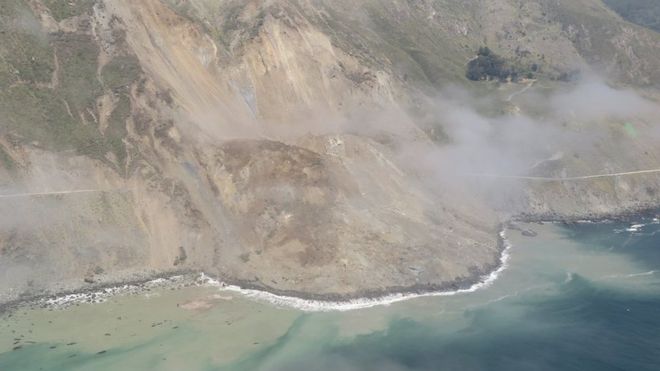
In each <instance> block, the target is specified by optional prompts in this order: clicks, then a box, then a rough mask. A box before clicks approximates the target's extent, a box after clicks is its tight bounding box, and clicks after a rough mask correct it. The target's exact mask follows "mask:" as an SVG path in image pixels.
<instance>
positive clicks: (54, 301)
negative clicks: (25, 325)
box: [39, 275, 186, 309]
mask: <svg viewBox="0 0 660 371" xmlns="http://www.w3.org/2000/svg"><path fill="white" fill-rule="evenodd" d="M185 280H186V277H185V276H182V275H179V276H173V277H169V278H156V279H154V280H151V281H147V282H144V283H142V284H125V285H118V286H113V287H105V288H102V289H98V290H95V291H88V292H82V293H73V294H67V295H62V296H57V297H52V298H45V299H42V300H40V301H39V302H40V303H42V304H43V305H45V306H47V307H49V308H58V309H64V308H67V307H70V306H72V305H76V304H79V303H103V302H105V301H106V300H108V299H109V298H111V297H113V296H116V295H135V294H141V293H144V292H145V290H148V289H151V288H158V287H164V286H173V285H176V284H180V283H182V282H184V281H185Z"/></svg>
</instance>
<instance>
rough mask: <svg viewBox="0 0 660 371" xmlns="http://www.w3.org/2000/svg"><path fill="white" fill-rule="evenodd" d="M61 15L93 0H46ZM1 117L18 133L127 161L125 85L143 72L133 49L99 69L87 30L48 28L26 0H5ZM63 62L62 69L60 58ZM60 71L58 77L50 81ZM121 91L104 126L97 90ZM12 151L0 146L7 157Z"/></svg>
mask: <svg viewBox="0 0 660 371" xmlns="http://www.w3.org/2000/svg"><path fill="white" fill-rule="evenodd" d="M44 3H45V4H46V5H47V6H48V7H49V8H50V10H51V11H52V12H53V16H54V17H55V18H56V19H63V18H67V17H70V16H74V15H79V14H82V13H83V12H86V11H89V10H91V7H92V5H93V4H94V1H91V0H90V1H68V0H67V1H54V0H49V1H45V2H44ZM0 35H1V36H2V40H3V41H2V43H0V118H1V119H2V126H3V127H2V128H3V130H4V131H6V132H7V133H11V134H12V135H13V136H14V137H15V138H17V139H18V140H20V141H22V142H24V143H32V144H34V145H38V146H40V147H42V148H45V149H49V150H54V151H70V150H73V151H76V152H78V153H80V154H83V155H87V156H90V157H92V158H96V159H100V160H103V161H105V160H106V158H107V157H106V155H107V154H108V153H113V154H114V155H115V157H116V158H117V159H118V161H119V163H120V164H121V163H122V162H124V161H125V158H126V147H125V145H124V138H125V137H126V135H127V132H126V119H127V118H128V116H129V115H130V112H131V102H130V97H129V96H128V95H127V93H126V91H127V90H128V89H124V90H122V88H126V87H127V86H128V85H130V84H132V83H133V82H135V81H136V80H137V79H138V78H139V75H140V73H141V70H140V65H139V61H138V60H137V58H135V57H134V56H120V57H115V58H114V59H112V60H111V61H110V62H109V63H108V65H106V66H105V67H104V68H103V70H102V73H101V76H100V77H99V75H98V72H97V71H98V56H99V52H100V51H99V47H98V45H97V44H96V42H95V41H94V40H93V38H92V37H91V36H89V35H86V34H84V33H78V32H66V33H64V32H60V33H54V34H49V33H47V32H45V31H44V30H43V29H42V27H41V25H40V23H39V21H38V20H37V19H36V17H35V16H34V14H33V13H32V10H31V9H30V7H29V6H27V4H26V3H25V1H23V0H6V1H3V2H2V3H0ZM55 58H57V61H58V62H59V68H58V69H57V70H56V68H55V66H56V64H55V61H56V59H55ZM55 73H57V79H56V81H57V84H55V85H54V86H51V81H52V79H53V75H54V74H55ZM108 91H114V92H115V94H118V98H119V100H118V102H117V105H116V107H115V109H114V110H113V112H112V113H111V115H110V118H109V123H108V127H107V129H106V130H105V132H104V133H102V132H101V131H100V130H99V127H98V112H97V111H98V110H97V107H96V101H97V99H98V97H100V96H101V95H103V94H104V93H107V92H108ZM10 160H11V157H9V155H8V154H7V153H5V152H1V151H0V164H3V165H4V166H5V167H8V166H10V164H12V162H11V161H10Z"/></svg>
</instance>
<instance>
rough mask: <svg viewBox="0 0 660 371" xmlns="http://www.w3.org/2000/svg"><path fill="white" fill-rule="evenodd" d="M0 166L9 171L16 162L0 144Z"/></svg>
mask: <svg viewBox="0 0 660 371" xmlns="http://www.w3.org/2000/svg"><path fill="white" fill-rule="evenodd" d="M0 167H3V168H5V169H7V170H10V171H11V170H13V169H14V168H15V167H16V163H15V162H14V160H13V159H12V158H11V156H9V154H8V153H7V152H6V151H5V149H4V148H2V146H0Z"/></svg>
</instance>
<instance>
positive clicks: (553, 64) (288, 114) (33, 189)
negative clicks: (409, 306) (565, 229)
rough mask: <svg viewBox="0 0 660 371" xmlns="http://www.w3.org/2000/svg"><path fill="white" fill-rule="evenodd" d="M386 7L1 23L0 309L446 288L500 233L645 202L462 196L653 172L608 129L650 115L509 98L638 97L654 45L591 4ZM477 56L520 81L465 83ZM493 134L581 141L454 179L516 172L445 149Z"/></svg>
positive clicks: (98, 12) (31, 4)
mask: <svg viewBox="0 0 660 371" xmlns="http://www.w3.org/2000/svg"><path fill="white" fill-rule="evenodd" d="M390 5H391V6H387V7H384V6H382V4H381V2H376V1H365V2H362V3H360V4H357V5H356V4H354V3H349V2H345V1H293V0H292V1H256V0H255V1H247V2H246V1H215V2H214V1H202V0H185V1H184V0H167V1H164V0H163V1H159V0H146V1H139V2H136V1H128V0H112V1H110V0H106V1H101V0H98V1H97V0H75V1H64V0H10V1H6V2H4V3H3V4H1V5H0V17H2V22H1V23H0V32H2V35H3V41H2V42H1V43H0V57H1V58H0V87H1V90H0V113H1V115H0V117H1V118H0V160H1V161H0V187H1V189H2V197H3V198H0V209H1V210H2V214H3V215H4V216H5V217H3V218H1V219H0V277H2V279H0V292H2V293H3V298H4V299H5V300H6V299H11V298H15V297H17V296H18V295H21V294H24V293H30V294H34V293H39V292H42V291H44V290H46V291H48V290H51V291H57V290H62V289H64V288H68V287H76V286H80V285H84V284H85V283H84V282H104V281H109V280H121V279H124V278H126V277H135V276H142V275H145V274H147V275H148V274H155V273H162V272H167V271H174V270H204V271H206V272H209V273H212V274H216V275H218V276H220V277H222V278H223V279H226V280H229V281H236V282H242V283H246V284H250V285H254V286H257V287H262V288H266V289H270V290H275V291H280V292H294V293H302V294H316V295H339V296H351V295H356V294H358V293H361V292H384V291H387V290H392V289H397V290H403V289H405V288H411V287H428V288H431V287H443V286H447V285H451V284H457V283H461V282H464V281H470V280H474V279H475V278H476V277H477V276H478V275H479V274H481V273H484V272H486V271H488V270H489V269H492V267H493V266H494V265H495V264H497V262H498V261H499V260H498V259H499V252H500V251H499V246H498V241H497V233H496V232H497V225H498V223H499V222H500V221H501V218H502V215H510V214H515V213H524V212H531V213H537V214H553V215H569V216H576V215H588V214H592V213H593V214H606V213H615V212H619V211H623V210H630V209H635V208H640V207H646V206H653V205H655V204H656V202H657V195H656V193H655V192H656V190H658V189H660V188H659V187H660V176H658V175H657V174H653V173H652V174H640V175H639V176H635V177H632V178H625V179H622V178H618V177H613V178H599V179H593V180H587V181H584V182H578V183H576V182H561V181H558V182H540V183H539V182H533V181H526V180H510V179H509V180H505V181H501V180H497V179H490V180H483V179H482V178H477V179H475V178H474V177H470V176H467V177H466V176H465V175H466V173H470V172H474V171H476V170H479V171H480V172H482V173H485V172H488V171H492V170H498V171H505V170H508V171H514V170H515V171H517V172H520V171H525V172H526V173H529V174H533V175H541V176H547V177H558V178H561V177H563V176H565V175H567V174H568V175H575V174H589V173H592V174H593V173H611V172H616V171H625V170H629V169H631V168H634V169H643V168H650V167H653V166H657V164H658V163H660V161H659V159H660V153H659V150H658V146H656V145H654V143H657V142H656V141H655V137H653V136H650V135H644V136H634V137H633V136H630V135H626V133H625V129H624V126H622V124H621V120H624V119H625V120H628V119H630V120H633V123H632V124H631V125H634V126H635V128H637V130H640V131H642V132H644V133H647V132H651V131H652V130H653V127H654V126H653V124H654V122H653V121H652V120H650V119H648V117H649V115H650V114H649V110H646V109H645V111H644V112H643V114H640V115H636V114H631V113H630V112H625V115H618V116H617V115H615V114H613V117H598V116H593V115H591V116H589V115H587V114H581V113H580V112H578V113H577V114H576V115H567V116H565V117H564V116H561V115H558V114H554V113H548V112H543V110H544V109H548V107H538V105H537V104H535V103H534V101H532V100H531V98H530V99H529V100H528V99H527V98H526V97H536V98H538V99H540V100H543V99H545V97H547V96H548V95H549V94H555V93H556V92H561V91H569V90H571V89H573V88H574V85H571V84H572V83H571V82H565V81H562V80H565V79H564V78H562V76H566V74H569V73H574V72H575V71H581V72H582V73H583V74H588V73H591V72H593V71H600V72H602V73H606V74H608V76H611V81H610V83H611V84H616V85H618V86H632V87H636V88H638V89H643V90H644V93H645V94H646V95H647V96H650V97H653V96H654V94H656V93H655V90H654V89H655V87H654V85H653V84H654V83H655V82H657V81H660V80H659V79H658V78H659V77H660V76H658V73H660V66H658V63H660V59H658V58H656V56H657V55H658V53H659V52H660V48H658V46H659V45H660V44H659V43H660V36H659V35H658V34H656V33H654V32H652V31H650V30H647V29H644V28H641V27H637V26H634V25H632V24H629V23H627V22H625V21H624V20H622V19H620V18H619V17H618V16H616V15H615V14H614V13H613V12H612V11H611V10H609V9H608V8H607V7H605V6H604V5H603V4H602V3H600V2H599V1H596V0H581V1H575V2H571V3H570V4H564V3H562V4H557V3H556V2H551V1H545V0H537V1H533V2H520V1H514V0H499V1H488V2H482V1H476V0H475V1H469V2H465V1H449V0H446V1H421V2H414V3H412V2H407V1H391V4H390ZM484 44H486V45H488V46H489V47H490V48H492V50H494V51H496V52H497V53H498V54H499V55H501V56H502V58H506V59H507V60H510V61H512V63H516V64H521V65H526V66H531V65H535V66H536V67H535V71H534V72H535V74H534V76H533V77H534V78H535V79H536V81H521V82H520V84H515V83H503V84H500V85H498V84H496V83H490V82H468V81H467V80H466V78H465V74H466V68H467V66H468V63H469V61H470V60H471V59H472V58H474V57H475V54H476V51H477V50H478V49H479V48H480V47H483V46H484ZM530 77H532V76H530ZM534 83H536V85H532V84H534ZM450 84H453V85H461V86H463V87H464V90H465V91H467V93H465V92H463V93H456V94H454V95H453V97H452V98H456V97H457V96H461V94H465V95H466V96H468V97H470V98H469V99H467V100H473V101H474V102H470V104H472V103H474V105H475V108H474V112H472V111H471V112H469V114H468V115H467V116H461V115H458V116H451V115H446V114H443V113H442V112H445V113H446V112H449V111H451V110H450V109H448V108H447V109H445V108H442V104H439V103H438V99H440V98H438V94H439V93H438V91H440V90H441V89H443V88H444V87H446V86H448V85H450ZM523 84H527V85H523ZM523 89H524V91H523ZM527 89H530V91H529V92H528V91H527ZM517 93H521V95H518V96H516V94H517ZM522 93H524V94H522ZM444 94H447V93H444ZM484 97H491V98H488V99H487V102H486V103H483V102H484V99H486V98H484ZM615 100H616V99H615ZM635 102H637V101H635ZM464 103H465V102H462V103H461V104H464ZM461 104H457V105H455V106H460V105H461ZM595 104H599V102H598V101H596V102H595ZM649 104H651V103H649ZM644 107H646V106H644ZM440 111H442V112H440ZM578 111H579V110H578ZM615 113H616V112H615ZM499 115H505V116H506V117H517V116H516V115H527V116H530V117H546V116H548V117H552V120H550V121H549V122H550V123H551V124H552V125H555V124H556V126H557V130H558V131H560V132H571V133H578V134H579V135H578V134H576V136H575V137H576V138H577V137H578V136H580V137H582V135H583V134H580V133H590V132H594V133H598V135H594V136H593V139H594V140H593V142H590V146H583V145H574V143H573V144H571V145H570V147H569V148H554V147H553V148H550V147H548V148H543V149H542V151H538V152H537V151H533V152H530V153H529V154H526V155H525V157H529V158H526V161H527V162H524V163H523V162H521V164H518V165H520V166H516V167H509V168H497V165H489V166H486V163H480V165H479V166H474V164H467V163H465V164H462V163H461V160H460V159H461V158H466V157H469V156H466V155H465V153H464V151H467V152H468V153H472V154H475V153H476V152H478V151H476V150H475V148H477V147H478V148H483V147H490V146H491V145H492V147H493V148H489V150H490V151H492V152H490V153H489V152H484V154H483V157H486V158H490V159H492V160H495V159H498V162H509V161H510V160H511V159H512V158H515V157H521V154H520V153H518V152H513V153H511V154H508V151H507V150H506V148H507V147H511V143H501V144H498V142H497V140H500V139H502V138H499V139H497V138H495V137H493V138H495V139H493V140H492V143H491V142H488V143H486V142H484V143H482V142H475V143H477V147H474V148H472V147H464V148H460V146H461V144H462V143H463V142H462V137H461V136H462V135H464V134H465V133H462V132H461V131H460V130H458V131H457V128H456V127H455V126H456V123H460V121H461V120H462V119H466V120H468V119H470V118H474V117H477V118H478V120H477V121H479V120H481V121H484V120H485V121H488V120H489V118H491V117H498V116H499ZM619 116H621V117H619ZM623 116H625V117H623ZM604 122H605V123H606V124H603V123H604ZM562 125H563V126H562ZM465 127H466V128H468V129H469V126H467V124H466V126H465ZM488 135H489V136H490V134H488ZM587 135H589V134H587ZM489 138H490V137H489ZM558 138H561V137H558ZM481 139H485V138H481ZM481 139H480V140H481ZM491 139H492V138H491ZM489 140H490V139H489ZM557 143H559V142H557ZM555 144H556V143H555ZM530 146H531V145H530ZM557 146H559V144H557ZM523 147H524V146H523ZM531 147H536V146H531ZM559 150H563V151H562V152H561V153H562V154H561V155H560V156H555V153H554V152H557V151H559ZM501 153H507V154H508V156H507V157H502V158H501V160H500V157H499V156H500V155H501ZM528 155H529V156H528ZM542 155H543V156H546V155H547V156H546V157H543V156H542ZM457 164H461V165H460V166H459V165H457ZM523 165H524V166H523ZM531 165H534V166H531ZM473 170H474V171H473ZM486 183H497V184H493V185H492V186H488V187H483V185H484V184H486ZM471 187H474V188H471ZM81 191H82V192H81ZM584 195H588V197H583V196H584Z"/></svg>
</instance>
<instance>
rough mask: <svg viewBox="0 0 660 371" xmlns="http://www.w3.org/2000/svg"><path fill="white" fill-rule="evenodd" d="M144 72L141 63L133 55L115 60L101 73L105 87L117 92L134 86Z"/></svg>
mask: <svg viewBox="0 0 660 371" xmlns="http://www.w3.org/2000/svg"><path fill="white" fill-rule="evenodd" d="M141 72H142V69H141V67H140V62H139V61H138V59H137V57H135V56H133V55H127V56H119V57H115V58H113V59H112V60H111V61H110V62H109V63H108V64H107V65H105V66H104V67H103V70H102V71H101V79H102V80H103V85H104V87H106V88H108V89H110V90H113V91H114V90H117V89H121V88H123V87H126V86H128V85H130V84H132V83H133V82H134V81H135V80H137V78H138V76H139V75H140V73H141Z"/></svg>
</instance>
